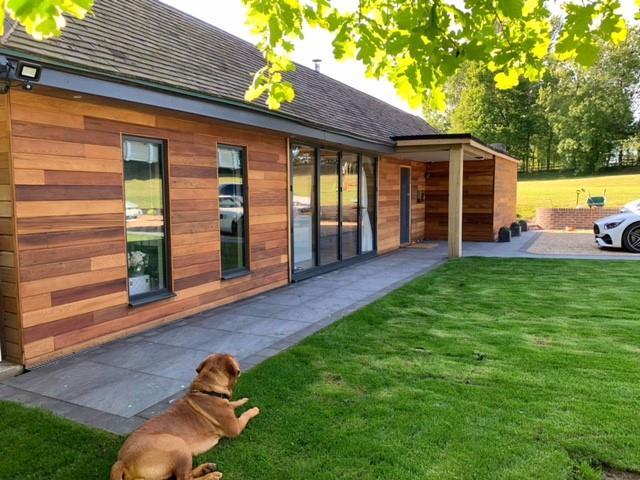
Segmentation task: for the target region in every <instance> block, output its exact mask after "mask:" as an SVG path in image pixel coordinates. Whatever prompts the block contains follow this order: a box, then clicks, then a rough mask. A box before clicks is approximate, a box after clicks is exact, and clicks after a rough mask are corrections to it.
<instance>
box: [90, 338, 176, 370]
mask: <svg viewBox="0 0 640 480" xmlns="http://www.w3.org/2000/svg"><path fill="white" fill-rule="evenodd" d="M184 351H185V349H184V348H180V347H174V346H172V345H166V344H160V343H152V342H150V341H148V339H147V340H138V341H136V342H134V343H133V344H132V343H128V342H119V344H118V345H117V346H116V347H115V348H111V349H108V350H106V351H103V352H100V353H94V354H93V355H92V356H91V360H92V361H94V362H97V363H104V364H106V365H112V366H114V367H121V368H129V369H142V370H143V371H144V367H146V366H148V365H156V364H157V363H158V362H162V361H163V360H166V359H167V358H171V357H174V356H176V355H179V354H181V353H183V352H184Z"/></svg>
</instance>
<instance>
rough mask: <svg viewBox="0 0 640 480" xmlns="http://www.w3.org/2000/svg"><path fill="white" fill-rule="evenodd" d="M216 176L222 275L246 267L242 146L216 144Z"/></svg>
mask: <svg viewBox="0 0 640 480" xmlns="http://www.w3.org/2000/svg"><path fill="white" fill-rule="evenodd" d="M218 178H219V182H220V186H219V190H218V193H219V195H218V197H219V202H220V243H221V245H220V251H221V257H222V260H221V261H222V277H223V278H231V277H233V276H236V275H238V274H242V273H245V272H247V271H248V251H247V215H246V214H247V202H246V198H247V195H246V193H247V185H246V178H247V176H246V161H245V151H244V149H243V148H239V147H229V146H219V147H218Z"/></svg>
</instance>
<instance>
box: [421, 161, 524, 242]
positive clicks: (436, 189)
mask: <svg viewBox="0 0 640 480" xmlns="http://www.w3.org/2000/svg"><path fill="white" fill-rule="evenodd" d="M510 163H513V162H510ZM514 165H515V163H514ZM514 185H515V183H514ZM426 186H427V201H426V210H427V211H426V228H425V238H426V239H427V240H446V239H447V237H448V224H449V216H448V212H449V163H448V162H433V163H428V164H427V184H426ZM462 204H463V207H462V208H463V212H462V239H463V240H465V241H479V242H482V241H485V242H491V241H493V240H494V236H495V230H494V218H493V212H494V160H493V159H490V160H467V161H465V162H464V178H463V198H462ZM514 208H515V201H514Z"/></svg>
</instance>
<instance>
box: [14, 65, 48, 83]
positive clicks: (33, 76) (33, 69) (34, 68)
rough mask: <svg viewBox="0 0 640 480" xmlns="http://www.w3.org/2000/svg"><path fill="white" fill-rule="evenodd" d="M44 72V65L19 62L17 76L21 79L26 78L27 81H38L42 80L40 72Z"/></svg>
mask: <svg viewBox="0 0 640 480" xmlns="http://www.w3.org/2000/svg"><path fill="white" fill-rule="evenodd" d="M41 73H42V67H41V66H40V65H37V64H35V63H27V62H22V61H20V62H18V68H17V72H16V77H18V78H19V79H20V80H26V81H27V82H37V81H38V80H40V74H41Z"/></svg>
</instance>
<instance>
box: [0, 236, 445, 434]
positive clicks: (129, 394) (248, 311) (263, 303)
mask: <svg viewBox="0 0 640 480" xmlns="http://www.w3.org/2000/svg"><path fill="white" fill-rule="evenodd" d="M445 256H446V244H444V245H438V246H437V248H436V249H434V250H426V249H402V250H399V251H397V252H394V253H391V254H388V255H385V256H382V257H378V258H374V259H370V260H367V261H365V262H363V263H361V264H358V265H355V266H351V267H347V268H344V269H341V270H336V271H333V272H329V273H326V274H323V275H321V276H318V277H314V278H310V279H308V280H305V281H303V282H299V283H294V284H291V285H288V286H286V287H282V288H279V289H277V290H274V291H272V292H267V293H263V294H260V295H258V296H256V297H253V298H250V299H247V300H243V301H241V302H237V303H234V304H231V305H227V306H224V307H220V308H216V309H214V310H210V311H207V312H202V313H199V314H196V315H192V316H190V317H188V318H185V319H182V320H180V321H178V322H175V323H172V324H168V325H163V326H160V327H157V328H154V329H152V330H149V331H147V332H142V333H139V334H137V335H134V336H132V337H129V338H126V339H122V340H118V341H115V342H111V343H109V344H106V345H104V346H101V347H98V348H95V349H92V350H89V351H86V352H82V353H80V354H78V355H76V356H73V357H69V358H65V359H62V360H59V361H56V362H54V363H52V364H49V365H47V366H43V367H39V368H36V369H34V370H33V371H31V372H29V373H27V374H25V375H22V376H21V377H17V378H15V379H13V380H11V381H9V382H7V383H4V384H2V383H0V398H7V397H8V398H7V399H8V400H10V401H17V402H20V403H23V404H26V405H35V406H40V407H42V408H46V409H49V410H51V411H53V412H54V413H56V414H58V415H61V416H64V417H66V418H70V419H72V420H75V421H78V422H81V423H84V424H87V425H93V426H95V427H98V428H102V429H105V430H109V431H113V432H115V433H120V434H123V433H128V432H130V431H132V430H133V429H134V428H136V427H137V426H138V425H140V423H141V422H143V421H144V419H146V418H150V417H151V416H153V415H157V414H158V413H161V412H162V411H164V410H165V409H166V408H167V407H168V406H169V405H170V404H171V403H172V401H174V400H175V399H176V398H178V397H180V396H182V395H183V394H184V392H185V391H186V389H188V387H189V384H190V382H191V380H192V379H193V377H194V375H195V368H196V367H197V365H198V364H199V363H200V362H201V361H202V360H203V359H204V358H205V357H206V356H207V355H208V354H210V353H214V352H227V353H231V354H233V355H235V356H236V357H237V358H238V359H239V361H240V364H241V366H242V368H243V370H248V369H250V368H253V367H254V366H256V365H257V364H259V363H260V362H262V361H264V360H265V359H266V358H269V357H271V356H273V355H276V354H277V353H279V352H281V351H282V350H284V349H286V348H289V347H291V346H292V345H295V344H296V343H298V342H300V341H301V340H303V339H304V338H306V337H308V336H309V335H312V334H313V333H315V332H317V331H318V330H320V329H322V328H324V327H326V326H328V325H330V324H332V323H334V322H335V321H337V320H338V319H340V318H342V317H343V316H344V315H346V314H348V313H350V312H352V311H355V310H357V309H359V308H361V307H363V306H365V305H367V304H368V303H370V302H372V301H374V300H375V299H376V298H379V297H381V296H383V295H384V294H386V293H388V292H389V291H391V290H393V289H394V288H397V287H398V286H400V285H402V284H404V283H406V282H408V281H409V280H411V279H412V278H415V277H416V276H418V275H420V274H422V273H425V272H426V271H428V270H431V269H432V268H435V267H436V266H438V265H440V264H441V263H443V261H444V258H445Z"/></svg>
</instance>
